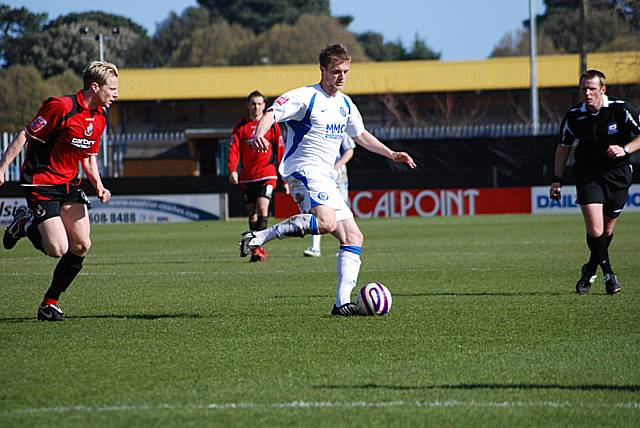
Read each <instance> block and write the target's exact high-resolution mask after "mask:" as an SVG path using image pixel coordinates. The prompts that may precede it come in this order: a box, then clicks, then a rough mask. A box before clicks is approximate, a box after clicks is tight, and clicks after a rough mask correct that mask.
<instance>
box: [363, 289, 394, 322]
mask: <svg viewBox="0 0 640 428" xmlns="http://www.w3.org/2000/svg"><path fill="white" fill-rule="evenodd" d="M391 302H392V299H391V292H389V289H388V288H387V287H385V286H384V285H383V284H382V283H380V282H370V283H369V284H366V285H364V286H363V287H362V288H361V289H360V291H359V292H358V297H357V298H356V305H357V306H358V311H359V312H360V313H361V314H362V315H367V316H374V315H386V314H387V312H389V309H391Z"/></svg>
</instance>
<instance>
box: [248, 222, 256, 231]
mask: <svg viewBox="0 0 640 428" xmlns="http://www.w3.org/2000/svg"><path fill="white" fill-rule="evenodd" d="M249 230H250V231H252V232H253V231H254V230H256V222H255V221H251V220H249Z"/></svg>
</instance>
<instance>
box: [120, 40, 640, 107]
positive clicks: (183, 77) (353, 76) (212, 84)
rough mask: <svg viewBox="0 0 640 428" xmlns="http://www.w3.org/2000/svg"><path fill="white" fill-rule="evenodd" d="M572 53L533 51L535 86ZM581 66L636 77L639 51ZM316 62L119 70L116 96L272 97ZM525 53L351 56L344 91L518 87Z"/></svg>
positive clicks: (568, 79) (548, 82)
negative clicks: (358, 59) (480, 57)
mask: <svg viewBox="0 0 640 428" xmlns="http://www.w3.org/2000/svg"><path fill="white" fill-rule="evenodd" d="M579 61H580V60H579V56H578V55H548V56H539V57H538V86H539V87H540V88H554V87H571V86H575V85H577V80H578V76H579V67H580V66H579ZM587 64H588V65H589V68H596V69H599V70H601V71H603V72H604V73H605V75H606V76H607V83H609V84H634V83H640V51H638V52H618V53H601V54H591V55H589V56H588V57H587ZM319 77H320V72H319V70H318V65H317V64H302V65H272V66H243V67H198V68H158V69H122V70H121V72H120V98H119V100H120V101H143V100H181V99H221V98H244V97H246V96H247V94H248V93H250V92H251V91H253V90H255V89H259V90H260V91H261V92H262V93H264V94H265V95H266V96H277V95H280V94H282V93H284V92H286V91H288V90H290V89H293V88H296V87H299V86H304V85H308V84H312V83H316V82H318V81H319ZM528 87H529V57H526V56H524V57H506V58H492V59H487V60H484V61H459V62H446V61H395V62H364V63H353V64H352V66H351V72H350V78H349V80H348V81H347V88H346V92H347V93H348V94H350V95H369V94H380V93H420V92H457V91H483V90H507V89H526V88H528Z"/></svg>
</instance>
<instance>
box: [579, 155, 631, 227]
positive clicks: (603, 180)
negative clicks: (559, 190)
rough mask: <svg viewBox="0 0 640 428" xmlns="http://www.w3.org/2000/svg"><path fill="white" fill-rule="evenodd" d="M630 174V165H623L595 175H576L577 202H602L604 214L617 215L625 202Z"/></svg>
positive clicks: (581, 203)
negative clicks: (581, 176)
mask: <svg viewBox="0 0 640 428" xmlns="http://www.w3.org/2000/svg"><path fill="white" fill-rule="evenodd" d="M632 175H633V170H632V167H631V165H624V166H621V167H619V168H616V169H614V170H611V171H607V172H606V173H604V174H602V175H599V176H596V177H593V176H592V177H585V178H580V177H577V179H576V192H577V194H578V204H580V205H588V204H603V211H604V215H606V216H607V217H610V218H616V217H618V216H619V215H620V213H621V212H622V209H623V208H624V206H625V204H626V203H627V197H628V195H629V187H631V181H632Z"/></svg>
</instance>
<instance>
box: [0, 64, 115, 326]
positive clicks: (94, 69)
mask: <svg viewBox="0 0 640 428" xmlns="http://www.w3.org/2000/svg"><path fill="white" fill-rule="evenodd" d="M116 98H118V69H117V68H116V66H115V65H113V64H110V63H106V62H98V61H96V62H93V63H91V65H90V66H89V68H87V69H86V70H85V72H84V76H83V89H82V90H80V91H78V92H77V93H76V94H74V95H69V96H65V97H52V98H49V99H48V100H46V101H45V102H44V103H43V104H42V107H40V110H39V111H38V113H37V114H36V116H35V118H34V119H33V120H32V121H31V123H30V124H29V125H27V126H26V127H25V129H23V130H22V131H20V132H19V133H18V135H17V136H16V137H15V138H14V139H13V141H12V142H11V144H10V145H9V147H8V148H7V150H6V152H5V153H4V156H3V157H2V159H1V160H0V185H2V184H4V173H5V171H6V169H7V166H8V165H9V164H10V163H11V162H12V161H13V160H14V159H15V158H16V156H17V155H18V154H19V153H20V152H21V151H22V148H23V146H24V145H25V144H26V145H27V153H26V156H25V160H24V163H23V165H22V170H21V177H20V184H21V186H23V189H24V193H25V198H26V200H27V206H28V208H27V207H24V206H23V207H20V208H19V209H18V210H16V213H15V215H14V219H13V221H12V222H11V224H10V225H9V227H7V230H6V231H5V233H4V236H3V239H2V243H3V245H4V247H5V248H6V249H11V248H13V247H14V246H15V245H16V243H17V242H18V240H19V239H20V238H23V237H25V236H27V237H28V238H29V240H30V241H31V242H32V243H33V245H34V247H36V248H37V249H39V250H41V251H42V252H44V253H45V254H46V255H48V256H51V257H55V258H60V261H59V262H58V264H57V266H56V268H55V270H54V272H53V279H52V281H51V286H50V287H49V289H48V290H47V292H46V293H45V295H44V299H43V301H42V303H41V304H40V306H39V308H38V319H39V320H42V321H64V319H65V317H64V313H63V312H62V310H61V309H60V307H59V306H58V300H59V299H60V295H61V294H62V292H64V291H65V290H66V289H67V288H68V287H69V285H70V284H71V282H73V280H74V279H75V277H76V276H77V275H78V273H79V272H80V270H81V269H82V263H83V261H84V257H85V255H86V254H87V252H88V251H89V247H90V246H91V238H90V223H89V216H88V207H89V201H88V199H87V197H86V195H85V194H84V191H83V190H82V187H81V186H80V179H79V178H77V177H78V172H79V168H78V164H80V165H82V170H83V171H84V173H85V175H86V176H87V178H88V179H89V181H90V182H91V184H92V185H93V187H94V188H95V190H96V193H97V195H98V199H99V200H100V201H101V202H103V203H106V202H108V201H109V199H110V198H111V192H109V190H107V189H106V188H105V187H104V186H103V185H102V180H101V179H100V173H99V170H98V162H97V160H96V157H97V155H98V153H99V149H100V136H101V135H102V132H103V131H104V129H105V126H106V123H107V117H106V111H105V108H108V107H109V106H110V105H111V103H113V101H115V100H116Z"/></svg>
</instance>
